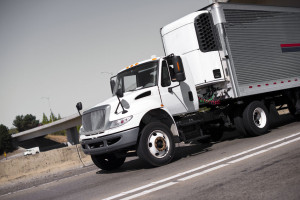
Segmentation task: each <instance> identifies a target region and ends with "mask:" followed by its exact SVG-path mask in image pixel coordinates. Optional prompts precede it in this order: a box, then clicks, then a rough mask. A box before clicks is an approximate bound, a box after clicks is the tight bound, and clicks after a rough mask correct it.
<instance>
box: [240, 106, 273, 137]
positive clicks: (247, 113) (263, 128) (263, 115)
mask: <svg viewBox="0 0 300 200" xmlns="http://www.w3.org/2000/svg"><path fill="white" fill-rule="evenodd" d="M269 121H270V120H269V112H268V110H267V108H266V106H265V105H264V104H263V103H262V102H260V101H253V102H251V103H249V104H248V105H247V106H246V108H245V109H244V110H243V112H242V113H240V114H239V115H236V116H235V125H236V127H237V129H238V131H239V132H241V133H242V134H243V135H245V136H259V135H263V134H265V133H267V132H268V130H269V125H270V122H269Z"/></svg>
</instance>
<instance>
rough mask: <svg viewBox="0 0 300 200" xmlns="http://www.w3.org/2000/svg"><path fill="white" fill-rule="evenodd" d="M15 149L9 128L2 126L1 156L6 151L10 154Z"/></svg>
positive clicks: (0, 134)
mask: <svg viewBox="0 0 300 200" xmlns="http://www.w3.org/2000/svg"><path fill="white" fill-rule="evenodd" d="M13 149H14V148H13V144H12V138H11V135H10V134H9V130H8V128H7V127H6V126H4V125H3V124H0V154H1V155H2V154H3V153H4V151H5V152H10V151H12V150H13Z"/></svg>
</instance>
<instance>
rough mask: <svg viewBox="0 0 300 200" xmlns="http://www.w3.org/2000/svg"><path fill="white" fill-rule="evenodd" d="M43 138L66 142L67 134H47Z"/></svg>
mask: <svg viewBox="0 0 300 200" xmlns="http://www.w3.org/2000/svg"><path fill="white" fill-rule="evenodd" d="M45 138H47V139H49V140H53V141H55V142H58V143H66V142H67V136H63V135H47V136H46V137H45Z"/></svg>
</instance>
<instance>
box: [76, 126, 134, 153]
mask: <svg viewBox="0 0 300 200" xmlns="http://www.w3.org/2000/svg"><path fill="white" fill-rule="evenodd" d="M138 134H139V127H136V128H133V129H129V130H126V131H122V132H118V133H115V134H112V135H106V136H103V137H99V138H95V139H86V140H82V141H81V142H80V143H81V146H82V150H83V152H84V153H85V154H89V155H99V154H105V153H109V152H113V151H116V150H119V149H122V148H125V147H129V146H132V145H135V144H136V143H137V139H138Z"/></svg>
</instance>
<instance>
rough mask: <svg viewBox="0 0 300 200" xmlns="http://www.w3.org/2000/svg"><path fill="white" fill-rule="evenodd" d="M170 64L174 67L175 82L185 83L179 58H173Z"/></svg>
mask: <svg viewBox="0 0 300 200" xmlns="http://www.w3.org/2000/svg"><path fill="white" fill-rule="evenodd" d="M172 63H173V66H174V72H175V78H176V81H178V82H182V81H185V79H186V78H185V73H184V68H183V64H182V60H181V58H180V56H173V57H172Z"/></svg>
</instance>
